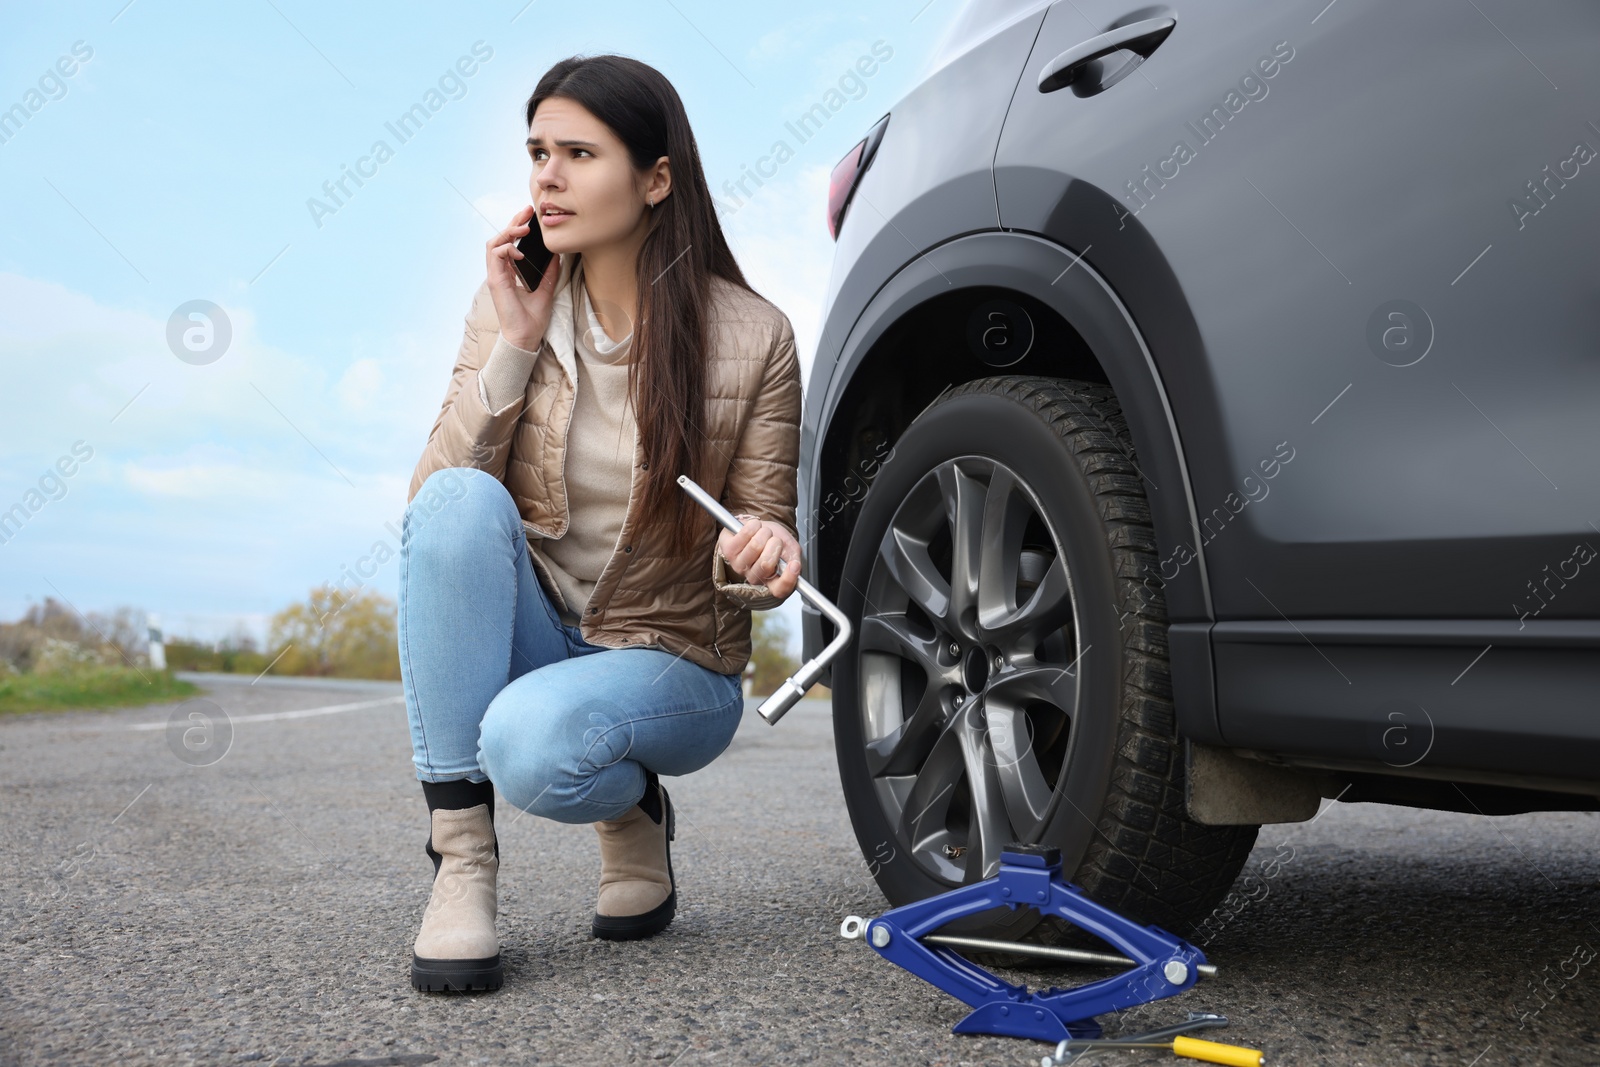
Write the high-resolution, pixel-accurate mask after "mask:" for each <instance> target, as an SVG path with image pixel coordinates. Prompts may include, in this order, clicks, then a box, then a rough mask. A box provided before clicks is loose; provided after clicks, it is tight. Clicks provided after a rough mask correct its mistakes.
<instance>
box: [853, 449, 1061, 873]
mask: <svg viewBox="0 0 1600 1067" xmlns="http://www.w3.org/2000/svg"><path fill="white" fill-rule="evenodd" d="M865 600H866V605H865V608H864V610H863V615H862V619H861V626H860V631H859V636H858V639H857V643H856V654H857V656H858V657H859V659H860V673H859V685H860V692H859V704H858V706H859V707H860V708H861V709H862V727H863V731H864V739H865V753H864V755H865V760H866V767H867V772H868V774H869V776H870V778H871V781H872V785H873V788H874V791H875V793H876V795H877V797H878V802H879V804H880V805H881V807H882V809H883V812H884V815H885V816H886V817H887V819H888V822H889V825H890V827H891V828H892V830H893V833H894V837H895V848H896V850H897V851H898V850H900V849H905V850H906V851H907V852H908V853H909V855H910V856H911V858H912V859H913V860H914V862H916V863H917V864H918V865H919V866H920V867H921V868H922V869H923V870H924V871H925V872H926V873H928V874H930V875H932V876H934V877H936V878H938V879H940V880H942V881H944V882H947V883H950V884H970V883H972V882H975V881H980V880H982V879H984V878H989V877H992V876H993V875H994V874H995V873H996V871H997V870H998V869H999V863H1000V849H1001V848H1002V847H1003V846H1004V845H1006V844H1008V843H1009V842H1011V841H1023V842H1029V843H1035V842H1038V841H1039V840H1040V839H1041V837H1042V836H1043V834H1044V832H1045V829H1046V827H1048V826H1049V825H1050V823H1051V821H1052V817H1053V816H1054V815H1055V813H1056V810H1057V808H1058V807H1059V806H1060V803H1061V801H1062V799H1063V798H1064V797H1063V788H1062V787H1063V786H1064V785H1065V784H1066V783H1067V782H1068V781H1069V780H1070V778H1071V771H1072V768H1073V763H1074V757H1075V756H1077V755H1078V754H1079V750H1081V749H1082V748H1083V746H1082V745H1081V744H1078V743H1076V742H1077V740H1078V738H1079V736H1080V733H1081V731H1079V730H1076V729H1074V726H1075V725H1076V724H1077V722H1078V720H1079V716H1080V708H1081V706H1082V701H1083V694H1084V693H1085V692H1086V686H1085V676H1084V669H1085V667H1086V666H1087V663H1086V662H1084V661H1083V660H1082V653H1083V651H1084V649H1083V648H1082V647H1080V645H1081V635H1082V627H1081V625H1080V615H1079V611H1078V603H1077V596H1076V592H1075V590H1074V583H1073V581H1072V575H1071V573H1070V568H1069V567H1068V564H1067V558H1066V555H1065V553H1064V552H1063V550H1062V538H1061V537H1060V536H1059V535H1058V533H1057V531H1056V530H1055V529H1054V527H1053V526H1052V525H1051V523H1050V521H1049V519H1048V517H1047V515H1046V514H1045V511H1044V509H1043V507H1042V506H1041V505H1040V503H1039V500H1038V497H1037V495H1036V494H1035V493H1034V492H1033V490H1032V489H1031V487H1029V486H1028V484H1027V483H1026V481H1025V480H1024V479H1022V478H1021V477H1019V476H1018V475H1017V473H1016V472H1015V471H1014V470H1012V469H1011V468H1010V467H1008V466H1006V465H1005V464H1003V463H1001V462H999V461H997V460H994V459H992V458H989V457H983V456H960V457H956V458H953V459H948V460H945V461H944V462H942V463H940V464H939V465H938V466H936V467H935V468H933V469H932V470H930V471H929V472H928V473H927V474H925V475H924V476H923V477H922V478H921V479H919V480H918V482H917V483H916V485H914V486H913V487H912V488H911V490H910V491H909V492H908V493H907V494H906V495H905V497H904V499H903V500H902V501H901V502H900V504H899V505H898V507H897V508H896V509H895V513H894V515H893V517H892V518H891V519H890V520H889V525H888V527H887V529H886V530H885V531H884V534H883V537H882V538H881V539H880V541H879V544H878V547H877V551H876V552H875V554H874V557H873V563H872V570H871V572H870V575H869V577H868V581H867V589H866V594H865ZM1065 799H1067V800H1068V801H1069V802H1070V800H1071V798H1070V797H1066V798H1065Z"/></svg>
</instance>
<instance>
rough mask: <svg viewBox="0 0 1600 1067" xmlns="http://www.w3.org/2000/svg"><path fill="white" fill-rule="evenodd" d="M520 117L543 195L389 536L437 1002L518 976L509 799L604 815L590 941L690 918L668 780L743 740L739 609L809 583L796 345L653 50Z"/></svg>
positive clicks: (419, 972)
mask: <svg viewBox="0 0 1600 1067" xmlns="http://www.w3.org/2000/svg"><path fill="white" fill-rule="evenodd" d="M525 117H526V120H527V124H528V152H529V157H530V160H531V162H532V164H533V171H532V176H531V178H530V180H529V191H530V193H531V196H532V200H533V204H534V205H535V206H530V207H526V208H523V209H522V210H521V211H519V212H517V214H516V215H514V216H513V217H512V219H511V224H510V225H509V226H507V227H506V228H505V229H504V230H502V231H500V233H498V234H496V235H495V236H494V237H493V238H492V239H490V240H489V242H488V243H487V245H486V263H487V268H488V277H487V279H486V280H485V282H484V283H483V285H482V286H480V287H479V289H478V292H477V294H476V295H475V297H474V299H473V303H472V308H471V310H470V311H469V312H468V314H467V318H466V334H465V337H464V339H463V341H462V345H461V350H460V354H459V356H458V358H457V360H456V365H455V369H454V371H453V372H452V374H451V379H450V385H449V388H448V389H447V390H446V392H445V399H444V404H443V406H442V408H441V409H440V412H439V416H438V418H437V419H436V420H435V422H434V425H433V429H432V431H431V432H430V433H429V436H428V443H427V445H426V447H425V448H424V449H423V453H422V458H421V460H420V461H419V462H418V464H417V467H416V471H415V472H414V474H413V475H412V479H411V487H410V493H409V496H408V506H407V508H406V512H405V519H404V522H403V527H402V531H401V534H402V539H401V546H402V547H401V563H400V618H399V629H400V633H399V637H400V664H401V676H402V680H403V682H404V687H405V697H406V711H407V714H408V716H409V718H410V724H411V739H412V749H413V761H414V763H415V765H416V769H417V777H418V779H419V780H420V781H421V783H422V790H423V795H424V797H425V799H426V801H427V804H428V811H429V821H430V832H429V838H428V843H427V846H426V851H427V854H428V857H429V858H430V859H431V860H432V861H433V865H434V882H433V890H432V894H431V897H430V899H429V901H428V906H427V909H426V911H425V913H424V916H423V920H422V926H421V929H420V931H419V932H418V934H417V938H416V941H415V943H414V945H413V948H412V953H413V959H412V984H413V985H414V986H415V987H416V988H418V989H425V990H447V989H455V990H469V989H478V988H482V989H495V988H498V987H499V985H500V984H501V980H502V978H501V966H500V951H499V941H498V938H497V936H496V934H495V929H494V920H495V882H496V874H497V872H498V868H499V843H498V840H497V839H496V837H495V833H494V823H493V819H494V795H495V787H496V786H498V787H499V790H500V792H501V794H502V795H503V796H504V797H505V798H506V799H507V800H509V801H510V802H511V803H512V804H514V805H516V806H517V807H518V808H520V809H522V810H524V811H529V812H533V813H534V814H537V815H543V816H545V817H546V818H550V819H555V820H558V821H561V822H571V823H578V822H591V823H593V824H594V827H595V829H596V831H597V832H598V833H599V837H600V855H601V872H600V888H599V899H598V901H597V904H596V907H595V914H594V920H593V926H592V929H593V932H594V934H595V935H596V936H597V937H604V938H614V939H624V938H638V937H649V936H651V935H653V934H655V933H657V932H659V931H660V930H662V929H663V928H665V927H666V925H667V924H668V923H669V922H671V921H672V917H673V914H674V911H675V910H676V905H677V888H676V885H675V883H674V880H673V875H672V861H671V855H670V852H669V845H668V842H669V841H670V840H672V839H673V838H674V836H675V829H674V820H673V813H672V803H671V800H670V798H669V797H668V796H667V791H666V790H665V789H664V788H662V786H661V784H660V782H659V780H658V778H657V775H658V774H669V775H682V774H688V773H689V772H691V771H694V770H698V769H699V768H701V767H704V766H705V765H707V764H708V763H710V762H711V761H712V760H714V759H715V758H716V757H717V756H718V755H720V754H721V753H722V752H723V751H724V750H725V749H726V748H727V746H728V744H729V742H731V741H732V739H733V734H734V731H735V730H736V729H737V728H738V725H739V721H740V719H741V717H742V715H743V710H744V693H743V686H742V675H743V672H744V667H745V665H746V663H747V662H748V661H749V658H750V611H751V610H752V609H766V608H771V607H775V606H777V605H778V604H779V603H781V602H782V601H783V600H784V599H785V598H787V597H788V595H789V594H790V593H791V592H792V591H793V590H794V588H795V584H796V582H797V581H798V579H799V575H800V564H801V560H800V546H799V543H798V541H797V540H796V537H795V526H794V513H795V506H796V498H797V496H798V492H797V487H796V481H795V473H796V464H797V461H798V456H799V447H800V440H799V437H800V369H799V363H798V360H797V358H796V355H795V348H794V331H793V329H792V328H791V326H790V323H789V320H788V318H787V317H786V316H785V315H784V314H783V312H781V311H779V310H778V309H777V308H776V307H774V306H773V305H772V304H770V303H768V302H767V301H766V300H765V299H763V298H762V297H761V296H760V295H758V294H757V293H755V292H754V291H753V290H751V289H750V287H749V286H748V285H747V284H746V282H745V280H744V276H743V275H742V274H741V272H740V270H739V267H738V264H736V263H735V262H734V259H733V255H732V253H731V252H730V251H729V250H728V245H727V242H726V241H725V240H724V238H723V235H722V231H721V228H720V226H719V225H718V222H717V217H716V212H715V210H714V208H713V206H712V201H711V195H710V192H709V190H708V188H707V185H706V180H705V176H704V174H703V173H702V170H701V166H700V159H699V154H698V151H697V149H696V147H695V141H694V136H693V134H692V133H691V131H690V129H689V122H688V118H687V116H686V114H685V112H684V109H683V104H682V102H681V101H680V100H679V99H678V95H677V93H676V92H675V91H674V90H673V88H672V86H671V84H670V83H668V82H667V80H666V79H665V78H664V77H663V76H662V75H661V74H660V73H659V72H658V71H656V70H655V69H654V68H652V67H650V66H647V65H646V64H643V63H640V62H638V61H636V60H632V59H628V58H625V57H622V56H613V55H602V56H594V57H589V58H582V57H574V58H571V59H566V60H563V61H561V62H559V63H557V64H556V65H555V66H553V67H552V68H551V69H550V70H549V72H548V73H546V74H545V76H544V77H543V78H541V79H540V81H539V84H538V86H537V88H536V89H535V90H534V93H533V95H532V96H531V97H530V98H529V99H528V103H527V107H526V112H525ZM532 225H538V226H539V227H540V232H541V234H542V235H543V237H544V241H545V244H546V246H547V247H549V248H550V249H551V251H552V252H553V253H555V258H553V259H552V261H551V263H550V266H549V267H548V268H547V269H546V271H545V273H544V276H543V278H542V280H541V281H540V283H539V285H538V287H537V289H536V290H534V291H533V292H529V291H528V289H527V287H526V285H524V284H522V282H521V277H520V275H519V273H518V272H517V270H516V267H515V265H514V263H515V260H516V259H518V258H521V253H520V252H519V251H518V250H517V249H516V247H515V244H516V242H517V240H518V239H520V238H521V237H523V236H524V235H525V234H527V233H528V232H529V227H530V226H532ZM635 413H637V419H636V418H635ZM630 438H631V439H632V441H631V443H630V441H629V439H630ZM680 473H687V474H689V476H690V477H692V478H693V479H694V480H695V481H697V482H699V483H700V484H701V485H702V486H704V487H705V489H706V490H707V492H709V493H711V494H712V496H714V497H716V498H718V499H719V500H721V501H722V502H723V504H724V505H725V506H726V507H727V508H728V509H729V510H730V511H732V512H734V513H735V514H736V515H738V516H739V517H740V519H741V521H742V522H743V523H744V526H743V527H742V528H741V529H740V531H739V532H738V533H736V534H735V533H732V532H729V531H727V530H725V529H723V528H722V527H721V526H719V525H718V524H717V523H716V522H715V520H713V519H712V518H711V516H710V515H708V514H707V513H706V512H705V511H704V510H703V509H702V508H701V507H700V506H699V505H698V504H696V503H695V501H694V500H693V499H692V498H691V497H690V496H689V495H688V494H687V493H686V492H684V491H683V489H682V487H680V486H679V485H678V484H677V482H676V479H677V476H678V475H679V474H680ZM780 559H782V560H783V561H784V563H783V565H784V568H785V569H784V572H783V573H782V574H781V575H780V574H778V561H779V560H780ZM738 578H743V579H744V580H743V581H740V580H737V579H738Z"/></svg>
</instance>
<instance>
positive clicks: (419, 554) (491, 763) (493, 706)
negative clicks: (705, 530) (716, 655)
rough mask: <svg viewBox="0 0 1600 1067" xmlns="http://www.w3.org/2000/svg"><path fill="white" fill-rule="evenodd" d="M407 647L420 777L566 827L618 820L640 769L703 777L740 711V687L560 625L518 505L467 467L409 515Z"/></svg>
mask: <svg viewBox="0 0 1600 1067" xmlns="http://www.w3.org/2000/svg"><path fill="white" fill-rule="evenodd" d="M710 580H711V575H710V572H709V568H708V570H707V574H706V581H708V582H709V581H710ZM399 643H400V676H401V681H402V682H403V684H404V688H405V699H406V714H407V716H408V718H409V719H410V722H411V746H412V762H413V763H415V765H416V769H417V778H418V779H419V780H420V781H432V782H439V781H447V780H451V779H459V778H466V779H470V780H471V781H474V782H482V781H484V780H485V779H488V780H491V781H493V782H494V784H495V787H496V788H497V789H498V790H499V791H500V793H501V795H503V796H504V797H505V798H506V799H507V800H508V801H510V802H511V803H512V804H515V805H516V806H517V807H518V808H521V809H522V810H524V811H528V812H532V813H533V814H536V815H543V816H545V817H546V818H550V819H555V820H556V821H558V822H568V823H584V822H596V821H598V820H601V819H615V818H619V817H621V816H622V815H624V814H625V813H626V812H628V811H629V809H631V808H632V807H633V805H634V804H635V803H637V802H638V801H639V799H640V798H641V797H643V796H644V789H645V768H647V767H648V768H649V769H650V770H652V771H654V772H656V773H657V774H667V775H683V774H688V773H689V772H690V771H695V770H699V769H700V768H701V767H704V766H706V765H707V764H708V763H710V762H711V761H712V760H714V759H716V758H717V757H718V756H720V755H721V754H722V753H723V751H724V750H726V749H727V747H728V745H729V744H730V743H731V742H732V741H733V735H734V732H735V731H736V730H737V729H738V728H739V721H740V719H741V718H742V717H743V714H744V688H743V678H742V676H741V675H740V674H721V673H718V672H717V671H713V670H709V669H708V668H705V667H702V666H700V665H699V664H697V663H694V662H693V661H691V660H687V659H684V658H682V657H681V656H675V655H673V654H672V653H670V652H666V651H663V650H662V649H660V648H655V647H649V646H637V645H636V646H633V647H630V648H605V647H602V646H600V645H594V644H590V643H589V642H588V641H585V640H584V639H583V636H582V633H581V632H580V630H579V629H578V627H576V626H568V625H566V624H564V623H563V622H562V621H561V619H560V617H559V616H558V614H557V612H556V608H555V605H554V604H552V603H551V601H550V598H549V596H548V594H547V593H546V591H545V589H544V587H543V585H542V584H541V582H540V580H539V577H538V574H537V573H536V572H535V571H534V569H533V563H532V561H531V560H530V559H529V558H528V543H527V538H526V535H525V534H524V533H523V529H522V518H521V516H520V515H519V514H518V512H517V507H516V504H515V503H514V502H513V501H512V499H511V494H510V493H509V492H507V491H506V487H505V486H504V485H503V484H502V483H501V481H500V480H499V479H498V478H496V477H495V476H494V475H492V474H488V473H486V472H484V471H481V470H476V469H473V468H468V467H447V468H445V469H443V470H439V471H435V472H434V473H433V474H432V475H430V476H429V477H428V479H427V480H426V481H425V482H423V484H422V486H421V487H420V488H419V489H418V490H417V494H416V496H415V497H414V498H413V499H412V501H411V503H410V505H409V506H408V507H407V508H406V511H405V517H404V519H403V521H402V525H401V537H400V617H399Z"/></svg>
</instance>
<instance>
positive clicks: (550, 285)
mask: <svg viewBox="0 0 1600 1067" xmlns="http://www.w3.org/2000/svg"><path fill="white" fill-rule="evenodd" d="M533 211H534V209H533V206H532V205H529V206H528V207H525V208H523V209H522V210H521V211H519V212H517V213H516V214H515V215H513V216H511V225H509V226H507V227H506V228H505V229H503V230H501V231H500V232H499V233H497V234H495V235H494V236H493V237H491V238H490V239H489V241H488V243H487V244H486V245H485V246H484V248H485V252H486V258H487V265H488V272H489V295H490V297H492V298H493V300H494V310H495V315H496V316H497V317H498V318H499V320H500V336H502V337H504V338H505V339H506V340H507V341H508V342H510V343H511V344H514V345H516V346H517V347H518V348H524V349H527V350H528V351H530V352H533V351H537V350H538V348H539V344H540V342H542V341H543V340H544V333H545V330H546V329H548V328H549V326H550V306H551V304H552V303H554V300H555V291H556V278H557V276H558V275H559V274H560V272H561V258H560V256H559V254H558V255H554V256H552V257H551V261H550V264H549V265H548V266H547V267H545V270H544V276H543V277H542V278H540V279H539V287H538V288H537V289H535V290H533V291H532V292H529V291H528V288H527V285H526V284H525V283H521V275H520V274H519V272H518V270H517V266H516V261H517V260H520V259H522V258H523V254H522V252H521V251H520V250H519V249H518V248H517V241H518V240H520V239H521V238H522V237H523V236H524V235H526V234H527V233H529V232H530V227H532V226H537V225H538V223H537V222H535V221H534V219H533Z"/></svg>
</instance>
